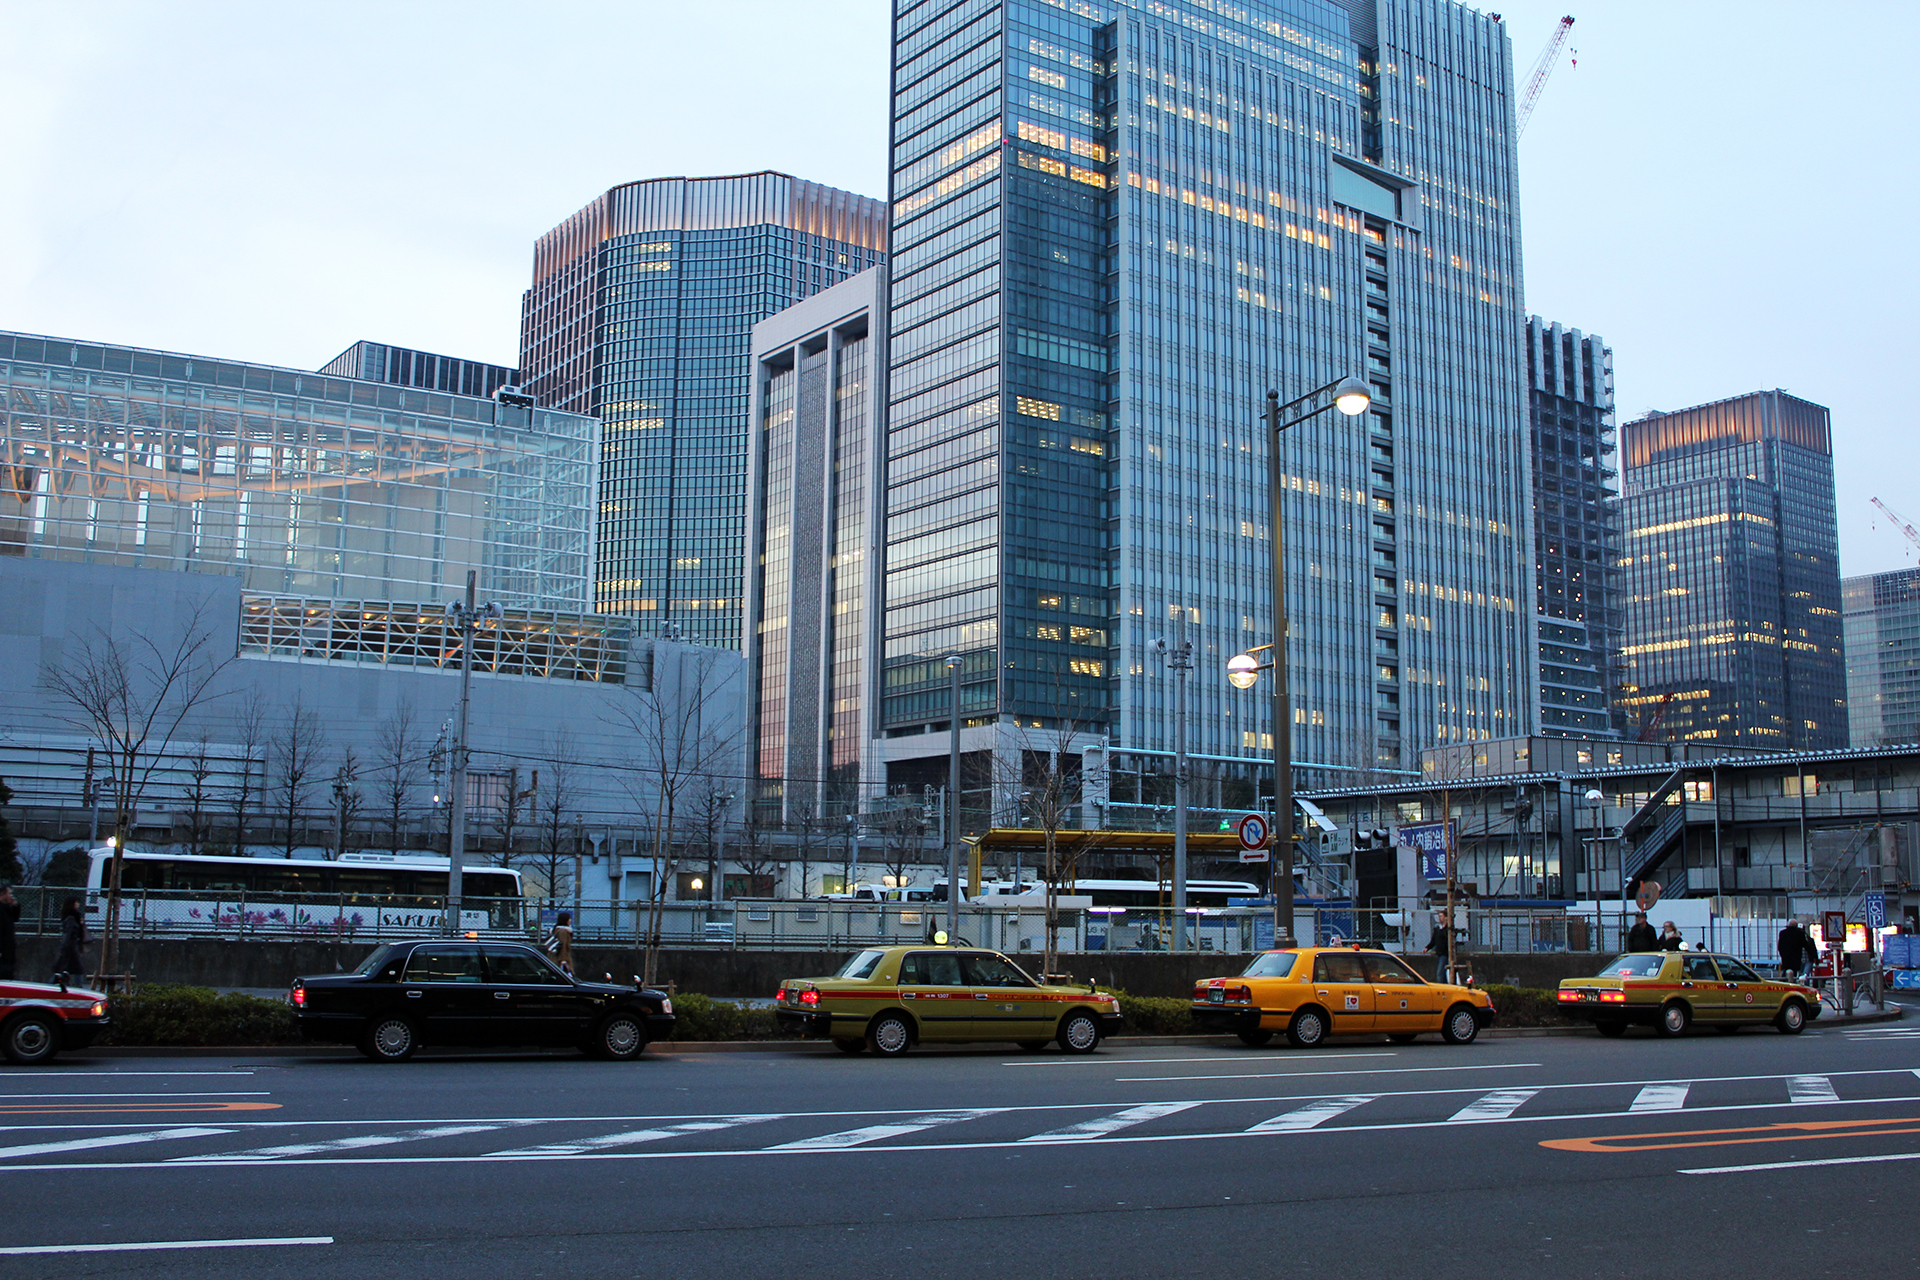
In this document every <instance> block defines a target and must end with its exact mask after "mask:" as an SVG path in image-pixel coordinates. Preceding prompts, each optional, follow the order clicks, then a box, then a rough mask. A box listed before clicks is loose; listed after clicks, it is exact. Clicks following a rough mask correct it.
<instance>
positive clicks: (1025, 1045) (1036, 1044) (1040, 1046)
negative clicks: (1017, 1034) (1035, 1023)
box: [1014, 1040, 1053, 1053]
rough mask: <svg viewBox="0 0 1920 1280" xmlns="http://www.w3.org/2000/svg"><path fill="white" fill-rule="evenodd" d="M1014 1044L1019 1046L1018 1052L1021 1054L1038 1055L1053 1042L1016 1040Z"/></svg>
mask: <svg viewBox="0 0 1920 1280" xmlns="http://www.w3.org/2000/svg"><path fill="white" fill-rule="evenodd" d="M1014 1043H1016V1044H1018V1045H1019V1046H1020V1051H1021V1052H1022V1053H1039V1052H1041V1051H1042V1050H1044V1049H1045V1048H1046V1047H1047V1046H1048V1045H1050V1044H1052V1043H1053V1041H1051V1040H1016V1041H1015V1042H1014Z"/></svg>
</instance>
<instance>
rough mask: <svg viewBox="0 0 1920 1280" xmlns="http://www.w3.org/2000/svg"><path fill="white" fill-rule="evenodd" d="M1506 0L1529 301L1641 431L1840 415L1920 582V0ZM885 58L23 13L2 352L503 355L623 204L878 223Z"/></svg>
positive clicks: (539, 21) (762, 9) (848, 52)
mask: <svg viewBox="0 0 1920 1280" xmlns="http://www.w3.org/2000/svg"><path fill="white" fill-rule="evenodd" d="M1476 7H1479V8H1483V9H1497V10H1498V11H1499V12H1501V13H1502V14H1503V15H1504V17H1505V20H1506V23H1507V26H1508V28H1509V30H1510V32H1511V34H1512V40H1513V45H1514V61H1515V64H1516V78H1518V79H1520V80H1524V79H1525V77H1526V76H1527V73H1528V71H1529V70H1530V69H1531V67H1532V65H1533V62H1534V59H1535V56H1536V55H1537V54H1538V53H1539V51H1540V49H1541V48H1542V47H1543V46H1544V45H1545V43H1546V41H1547V39H1548V37H1549V36H1550V35H1551V34H1552V31H1553V28H1554V25H1555V23H1556V22H1557V20H1558V18H1559V16H1560V15H1561V13H1563V12H1567V11H1568V10H1569V8H1570V7H1571V11H1572V12H1573V13H1574V16H1575V18H1576V19H1577V21H1576V22H1575V25H1574V29H1573V39H1572V42H1571V43H1572V46H1573V48H1574V49H1576V50H1577V51H1578V62H1577V65H1576V64H1575V63H1574V62H1573V59H1572V58H1571V56H1567V57H1563V58H1562V59H1561V60H1560V62H1559V63H1558V64H1557V66H1556V68H1555V70H1554V72H1553V75H1552V78H1551V80H1550V81H1549V82H1548V84H1547V86H1546V89H1545V91H1544V93H1543V94H1542V95H1541V97H1540V101H1539V106H1538V108H1537V109H1536V111H1535V113H1534V116H1533V119H1532V121H1531V123H1530V125H1529V127H1528V129H1527V132H1526V134H1525V135H1524V136H1523V138H1522V139H1521V143H1520V163H1521V220H1522V226H1523V232H1524V237H1525V257H1526V285H1527V306H1528V309H1529V310H1530V311H1531V312H1533V313H1535V314H1538V315H1541V316H1543V317H1545V318H1546V319H1548V320H1557V321H1559V322H1561V323H1562V324H1565V325H1567V326H1569V327H1574V328H1579V329H1582V330H1584V331H1586V332H1589V333H1596V334H1599V335H1600V336H1601V337H1602V338H1604V339H1605V340H1606V341H1607V342H1608V343H1609V344H1611V345H1612V347H1613V349H1614V370H1615V385H1616V390H1617V395H1618V402H1619V409H1620V420H1621V421H1623V422H1625V421H1627V420H1630V419H1632V418H1635V417H1638V416H1639V415H1640V414H1641V413H1642V412H1644V411H1645V410H1647V409H1650V408H1659V409H1679V408H1684V407H1686V406H1688V405H1694V404H1700V403H1704V402H1707V401H1711V400H1718V399H1722V398H1725V397H1728V396H1734V395H1740V394H1742V393H1745V392H1748V391H1755V390H1761V389H1766V388H1772V387H1782V388H1785V389H1786V390H1787V391H1789V392H1791V393H1793V394H1795V395H1798V396H1802V397H1804V398H1806V399H1809V400H1813V401H1816V402H1818V403H1821V404H1824V405H1827V406H1829V407H1830V408H1831V409H1832V410H1833V425H1834V451H1835V473H1836V482H1837V487H1838V506H1839V522H1840V553H1841V571H1842V572H1843V573H1845V574H1848V575H1853V574H1861V573H1876V572H1882V571H1885V570H1889V569H1897V568H1903V567H1910V566H1912V565H1914V564H1915V563H1917V562H1920V548H1916V547H1915V546H1913V545H1912V544H1911V543H1909V542H1908V541H1907V540H1906V539H1905V538H1904V537H1903V536H1902V535H1901V534H1900V532H1899V531H1898V529H1897V528H1895V527H1894V526H1893V525H1892V524H1891V523H1890V522H1889V521H1888V520H1887V519H1886V518H1885V517H1883V516H1881V515H1880V514H1879V512H1878V511H1876V510H1875V509H1873V508H1872V507H1871V506H1870V505H1869V501H1870V499H1871V498H1873V497H1875V496H1878V497H1880V498H1881V499H1883V500H1884V501H1885V502H1887V503H1888V504H1889V505H1890V506H1892V507H1893V508H1894V509H1895V510H1896V511H1900V512H1902V513H1903V514H1904V515H1905V516H1906V517H1907V518H1908V519H1910V520H1912V521H1913V522H1914V523H1915V524H1916V525H1920V421H1917V419H1920V411H1917V410H1916V407H1915V406H1916V401H1915V398H1914V397H1913V396H1911V395H1908V394H1906V393H1904V392H1903V391H1902V390H1901V388H1902V387H1903V386H1904V383H1902V382H1901V380H1900V379H1901V378H1902V377H1903V376H1904V375H1903V374H1902V370H1905V369H1907V368H1908V367H1909V364H1910V361H1909V360H1908V358H1907V356H1906V354H1905V353H1906V352H1907V350H1908V349H1909V347H1911V346H1912V345H1913V342H1914V335H1913V334H1912V332H1911V331H1909V330H1908V329H1907V328H1906V326H1905V324H1904V321H1905V319H1906V317H1907V314H1908V312H1909V311H1910V309H1911V308H1910V305H1908V304H1910V303H1911V300H1913V299H1914V298H1915V297H1916V296H1917V295H1920V254H1916V252H1915V250H1914V247H1913V244H1912V242H1911V241H1909V240H1908V239H1907V235H1908V234H1910V233H1911V227H1912V224H1913V221H1914V211H1915V209H1916V208H1920V176H1916V175H1920V166H1916V164H1915V159H1916V157H1915V150H1916V142H1915V136H1916V132H1915V129H1914V124H1915V121H1916V120H1920V78H1917V77H1915V76H1913V75H1912V74H1911V73H1910V72H1909V71H1908V70H1907V69H1906V68H1907V64H1908V62H1910V60H1911V59H1909V58H1907V57H1905V56H1904V54H1903V53H1902V51H1903V50H1911V49H1913V48H1914V47H1916V44H1920V4H1915V3H1912V2H1911V0H1901V2H1899V3H1868V2H1867V0H1857V2H1852V3H1844V4H1828V5H1818V6H1809V5H1806V4H1805V3H1769V2H1768V0H1746V2H1744V3H1717V2H1714V0H1663V2H1661V3H1653V2H1643V0H1605V3H1604V4H1593V5H1589V4H1588V3H1587V2H1586V0H1552V2H1551V3H1547V2H1544V0H1495V2H1494V3H1492V4H1483V5H1478V6H1476ZM886 60H887V5H886V4H885V3H884V0H808V3H805V4H798V3H794V2H792V0H788V2H786V3H766V2H763V0H725V3H720V4H712V3H709V4H702V5H689V4H685V3H680V2H678V0H671V2H670V0H625V2H624V3H604V4H598V3H586V2H585V0H548V2H547V3H542V4H539V5H535V4H531V3H527V4H506V3H491V2H489V0H464V2H462V3H458V4H456V3H431V2H429V0H413V2H411V3H405V4H393V3H390V2H389V3H381V4H369V3H358V2H356V0H332V2H331V3H328V4H325V5H262V4H258V3H248V4H238V3H232V4H228V3H202V2H194V0H177V2H174V3H153V2H151V0H148V2H144V3H119V2H115V0H88V2H87V3H80V4H48V3H46V2H45V0H0V328H4V329H13V330H19V331H24V332H30V333H47V334H54V335H58V336H61V337H68V338H79V339H91V340H96V341H107V342H120V343H128V344H132V345H137V346H147V347H157V348H161V349H164V350H170V351H180V352H186V353H190V354H201V355H210V356H223V357H227V358H233V359H243V360H253V361H259V362H263V363H268V364H283V365H289V366H293V367H298V368H318V367H319V366H320V365H321V364H323V363H325V362H326V361H327V360H329V359H331V358H332V357H333V356H334V355H336V354H337V353H338V352H340V351H341V350H343V349H345V348H346V347H347V346H349V345H350V344H352V343H353V342H354V341H356V340H358V339H361V338H366V339H369V340H372V341H376V342H389V343H394V344H398V345H403V346H412V347H417V348H421V349H424V350H428V351H436V352H440V353H443V354H448V355H459V356H466V357H469V358H473V359H479V360H488V361H492V362H495V363H500V364H508V365H511V364H513V363H515V360H516V353H517V350H518V327H519V298H520V293H521V291H522V290H523V289H524V288H525V287H526V285H527V281H528V274H529V271H530V268H531V263H532V253H533V242H534V240H535V239H536V238H537V237H538V236H539V235H540V234H541V233H542V232H544V231H546V230H547V229H549V228H550V227H552V226H553V225H555V224H556V223H558V222H559V221H561V220H562V219H564V218H565V217H566V216H567V215H569V214H571V213H572V212H574V211H575V210H576V209H578V208H580V207H581V206H582V205H584V204H586V203H587V201H588V200H590V199H592V198H593V197H594V196H595V195H596V194H598V193H599V192H601V191H604V190H605V189H607V188H608V187H610V186H614V185H617V184H619V183H621V182H628V181H633V180H635V179H639V178H649V177H665V176H671V175H676V174H721V173H743V172H751V171H753V170H758V169H780V170H784V171H786V172H789V173H794V174H798V175H800V176H802V177H805V178H809V179H812V180H813V181H816V182H824V183H828V184H830V185H834V186H841V187H846V188H849V189H851V190H854V191H859V192H862V193H865V194H868V195H873V196H882V197H883V196H884V195H885V194H886V155H885V148H886V94H887V68H886ZM1841 197H1845V201H1844V203H1843V202H1842V201H1841ZM1903 226H1905V227H1908V228H1909V231H1908V232H1902V231H1901V230H1900V228H1901V227H1903Z"/></svg>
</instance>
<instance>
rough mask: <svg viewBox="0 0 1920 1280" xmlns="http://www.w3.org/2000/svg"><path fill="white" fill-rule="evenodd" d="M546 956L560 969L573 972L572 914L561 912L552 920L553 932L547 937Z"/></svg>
mask: <svg viewBox="0 0 1920 1280" xmlns="http://www.w3.org/2000/svg"><path fill="white" fill-rule="evenodd" d="M547 954H548V955H550V956H552V957H553V958H554V960H555V962H557V963H558V964H559V966H560V967H561V968H562V969H565V970H566V971H567V972H568V973H572V972H573V912H571V911H562V912H561V913H560V914H559V915H557V916H555V917H554V918H553V931H552V932H551V933H549V934H548V935H547Z"/></svg>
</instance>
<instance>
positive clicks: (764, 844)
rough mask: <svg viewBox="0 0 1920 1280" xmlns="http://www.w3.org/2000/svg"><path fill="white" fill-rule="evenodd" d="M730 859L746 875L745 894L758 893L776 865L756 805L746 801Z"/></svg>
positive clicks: (771, 844)
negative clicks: (747, 803) (731, 858)
mask: <svg viewBox="0 0 1920 1280" xmlns="http://www.w3.org/2000/svg"><path fill="white" fill-rule="evenodd" d="M733 860H734V861H735V862H736V863H738V864H739V866H740V871H741V873H742V874H743V875H745V876H746V878H747V894H746V896H747V897H749V898H756V897H759V896H760V886H761V882H762V881H766V880H771V879H772V878H773V869H774V867H775V866H776V865H778V864H777V863H776V862H775V860H774V857H773V841H772V840H771V839H769V838H768V833H767V827H766V823H765V822H764V821H763V820H762V819H761V816H760V806H759V805H756V804H749V805H746V806H745V807H744V808H743V810H742V813H741V818H740V827H739V836H738V838H737V839H736V840H735V841H734V845H733Z"/></svg>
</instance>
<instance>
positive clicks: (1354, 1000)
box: [1347, 993, 1360, 1012]
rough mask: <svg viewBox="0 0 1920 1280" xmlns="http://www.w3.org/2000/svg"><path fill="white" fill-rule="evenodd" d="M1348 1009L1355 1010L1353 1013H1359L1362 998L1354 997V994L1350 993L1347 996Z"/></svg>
mask: <svg viewBox="0 0 1920 1280" xmlns="http://www.w3.org/2000/svg"><path fill="white" fill-rule="evenodd" d="M1347 1008H1348V1009H1349V1010H1353V1011H1355V1012H1357V1011H1358V1010H1359V1008H1360V997H1359V996H1357V995H1354V994H1352V993H1348V995H1347Z"/></svg>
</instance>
